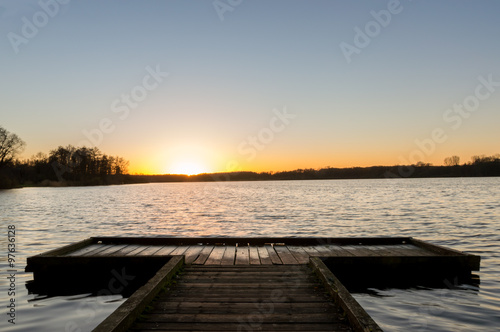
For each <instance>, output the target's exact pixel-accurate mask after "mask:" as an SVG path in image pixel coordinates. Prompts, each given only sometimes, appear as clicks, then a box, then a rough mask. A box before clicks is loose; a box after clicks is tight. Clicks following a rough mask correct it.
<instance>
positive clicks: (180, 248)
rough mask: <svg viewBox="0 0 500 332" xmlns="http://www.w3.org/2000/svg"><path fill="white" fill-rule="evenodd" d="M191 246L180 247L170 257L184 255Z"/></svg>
mask: <svg viewBox="0 0 500 332" xmlns="http://www.w3.org/2000/svg"><path fill="white" fill-rule="evenodd" d="M188 248H189V246H178V247H177V248H175V249H174V250H173V251H172V252H171V253H170V254H169V255H184V253H185V252H186V251H187V250H188Z"/></svg>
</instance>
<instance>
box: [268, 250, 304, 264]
mask: <svg viewBox="0 0 500 332" xmlns="http://www.w3.org/2000/svg"><path fill="white" fill-rule="evenodd" d="M274 250H275V251H276V253H277V254H278V256H279V257H280V259H281V261H282V262H283V264H299V262H297V260H296V259H295V257H293V255H292V253H291V252H290V250H288V248H287V247H286V246H274Z"/></svg>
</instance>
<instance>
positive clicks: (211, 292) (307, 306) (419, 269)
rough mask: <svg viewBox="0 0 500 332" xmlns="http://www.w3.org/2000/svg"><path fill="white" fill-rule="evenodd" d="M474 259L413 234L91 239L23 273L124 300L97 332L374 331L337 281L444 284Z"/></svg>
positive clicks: (50, 285)
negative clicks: (412, 235) (138, 318)
mask: <svg viewBox="0 0 500 332" xmlns="http://www.w3.org/2000/svg"><path fill="white" fill-rule="evenodd" d="M479 263H480V258H479V257H478V256H474V255H470V254H465V253H463V252H459V251H456V250H452V249H448V248H444V247H440V246H435V245H432V244H429V243H426V242H423V241H419V240H416V239H413V238H165V237H158V238H139V237H136V238H120V237H95V238H90V239H87V240H84V241H81V242H78V243H75V244H72V245H69V246H66V247H63V248H60V249H57V250H53V251H50V252H47V253H44V254H41V255H37V256H33V257H29V258H28V265H27V267H26V271H29V272H33V273H34V279H35V282H34V283H33V285H31V287H32V291H33V292H38V293H39V292H42V293H47V294H66V293H71V292H72V291H74V292H82V291H89V290H90V289H94V292H95V289H96V287H97V289H98V288H99V287H101V294H105V292H108V293H113V292H120V293H125V294H127V296H130V298H129V299H128V300H127V301H126V302H125V303H124V304H123V305H122V306H121V307H120V308H118V310H117V311H115V313H113V314H112V315H111V316H110V317H108V319H106V320H105V321H104V322H103V323H102V324H101V325H100V326H99V327H98V328H97V329H96V330H95V331H125V330H128V329H131V331H152V330H155V331H162V330H163V331H166V330H168V331H171V330H179V331H186V330H190V331H221V330H228V331H229V330H235V331H254V330H255V331H271V330H273V331H274V330H294V331H306V330H309V331H326V330H328V331H351V330H354V331H381V329H380V327H378V325H377V324H376V323H375V322H374V321H373V319H371V317H369V316H368V314H367V313H366V312H365V311H364V309H363V308H361V306H359V304H358V303H357V302H356V301H355V300H354V298H352V296H351V295H350V293H349V292H348V291H347V289H346V288H345V287H344V284H345V285H347V286H348V288H349V289H351V288H352V289H355V288H356V287H377V286H391V285H395V286H401V287H404V286H406V285H411V284H415V283H416V284H421V283H427V282H430V283H431V284H434V283H436V284H439V283H441V284H442V283H443V281H444V280H445V279H449V278H456V277H459V278H470V276H471V271H475V270H479ZM179 272H180V274H179V275H178V276H177V277H175V278H174V275H175V274H177V273H179ZM339 279H340V280H339ZM118 281H121V284H119V283H118ZM341 281H342V282H341ZM173 282H174V283H173ZM172 283H173V284H172ZM76 284H79V285H80V286H82V287H84V289H79V290H75V285H76ZM166 285H170V286H168V287H167V286H166ZM86 286H88V288H85V287H86ZM137 288H138V290H136V289H137ZM165 288H168V291H163V292H160V291H161V290H162V289H163V290H165ZM103 292H104V293H103ZM127 292H128V293H127ZM158 293H161V295H160V297H159V298H157V300H156V301H155V302H153V303H152V300H153V298H155V296H157V294H158ZM97 294H99V292H97ZM151 303H152V304H151ZM150 305H151V306H150ZM147 307H148V308H149V310H147V311H146V312H144V309H145V308H147ZM138 316H141V317H142V319H141V320H139V321H136V318H137V317H138Z"/></svg>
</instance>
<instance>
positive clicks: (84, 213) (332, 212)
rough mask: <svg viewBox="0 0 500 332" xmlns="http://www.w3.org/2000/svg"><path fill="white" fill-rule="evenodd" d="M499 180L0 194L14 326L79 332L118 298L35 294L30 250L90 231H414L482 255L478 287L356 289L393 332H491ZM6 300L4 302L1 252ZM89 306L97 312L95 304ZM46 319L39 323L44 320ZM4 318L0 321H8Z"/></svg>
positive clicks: (496, 304) (498, 271)
mask: <svg viewBox="0 0 500 332" xmlns="http://www.w3.org/2000/svg"><path fill="white" fill-rule="evenodd" d="M499 185H500V178H453V179H390V180H345V181H344V180H337V181H331V180H330V181H328V180H327V181H282V182H274V181H273V182H232V183H169V184H146V185H125V186H109V187H82V188H25V189H20V190H9V191H0V212H1V214H0V220H1V224H2V228H3V229H4V233H5V236H3V237H1V238H0V243H1V245H2V252H5V251H6V248H7V242H6V241H7V236H6V229H7V225H9V224H15V225H16V230H17V233H16V235H17V239H16V240H17V253H16V254H17V257H18V259H19V260H18V261H17V262H16V264H17V265H16V267H17V269H18V270H19V273H18V275H17V278H18V281H17V282H18V290H19V292H18V293H17V295H16V301H17V303H18V307H17V309H18V316H17V317H18V324H16V325H15V326H9V329H10V330H12V331H31V330H33V327H36V328H37V330H39V331H54V330H64V328H65V327H67V326H65V324H68V321H71V322H74V323H75V324H76V326H77V327H81V328H82V330H83V331H85V330H88V329H91V328H92V327H93V326H95V325H97V324H98V323H99V321H100V320H102V319H104V318H105V317H106V316H107V315H108V314H109V313H110V312H111V311H113V310H114V309H115V308H116V307H117V306H118V305H119V304H120V303H121V302H122V301H123V299H116V298H114V299H112V301H110V300H109V299H108V298H97V299H96V298H89V297H84V298H74V297H73V298H72V297H58V298H46V299H39V300H37V301H31V302H28V300H33V298H35V295H29V294H27V291H26V289H25V287H24V286H21V284H22V283H24V282H26V281H27V280H30V279H31V278H32V276H31V274H29V273H22V272H21V270H23V269H24V266H25V264H26V257H28V256H31V255H35V254H39V253H41V252H44V251H47V250H50V249H54V248H57V247H61V246H62V245H65V244H68V243H72V242H76V241H80V240H82V239H84V238H87V237H89V236H111V235H114V236H165V235H166V236H182V237H201V236H231V237H236V236H253V237H259V236H277V237H279V236H292V237H294V236H296V237H298V236H301V237H307V236H324V237H350V236H412V237H416V238H420V239H423V240H429V241H431V242H433V243H435V244H441V245H445V246H450V247H452V248H454V249H458V250H464V251H468V252H471V253H474V254H478V255H481V256H482V261H481V269H482V271H481V272H480V273H479V275H480V277H481V285H480V289H479V290H477V289H466V288H464V289H453V290H446V289H445V290H425V289H418V290H417V289H409V290H374V291H373V292H372V293H370V294H356V298H357V299H358V300H359V302H360V303H361V304H362V305H363V306H364V307H365V308H366V309H367V311H368V312H369V313H370V314H372V315H373V316H374V318H375V320H376V321H377V322H378V323H379V324H380V325H381V326H382V328H383V329H384V330H386V331H399V330H401V329H402V327H411V330H413V331H457V330H459V331H469V330H476V331H478V330H483V331H489V330H493V329H496V328H497V327H498V326H500V314H499V312H500V300H499V294H500V289H499V283H500V281H499V280H498V275H500V260H499V240H500V218H499V217H500V212H499V210H500V199H499V197H500V195H499V193H500V186H499ZM0 264H1V266H2V279H1V281H0V299H1V301H2V303H6V301H7V300H8V299H7V296H6V295H7V291H6V287H7V283H6V281H5V278H4V276H3V275H4V274H5V273H6V272H5V271H6V270H7V269H6V260H5V255H2V257H1V259H0ZM91 306H94V307H97V308H98V309H99V310H94V312H92V310H90V309H89V308H90V307H91ZM42 322H43V323H42ZM3 324H6V319H2V321H1V322H0V326H5V325H3Z"/></svg>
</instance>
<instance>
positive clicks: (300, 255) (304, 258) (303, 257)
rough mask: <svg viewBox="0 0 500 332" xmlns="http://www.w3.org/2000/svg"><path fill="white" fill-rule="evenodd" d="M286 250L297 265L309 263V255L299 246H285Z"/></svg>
mask: <svg viewBox="0 0 500 332" xmlns="http://www.w3.org/2000/svg"><path fill="white" fill-rule="evenodd" d="M287 248H288V250H290V253H291V254H292V255H293V257H295V259H296V260H297V262H298V263H299V264H307V263H309V254H308V253H307V252H306V251H305V250H304V248H302V247H299V246H287Z"/></svg>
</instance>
